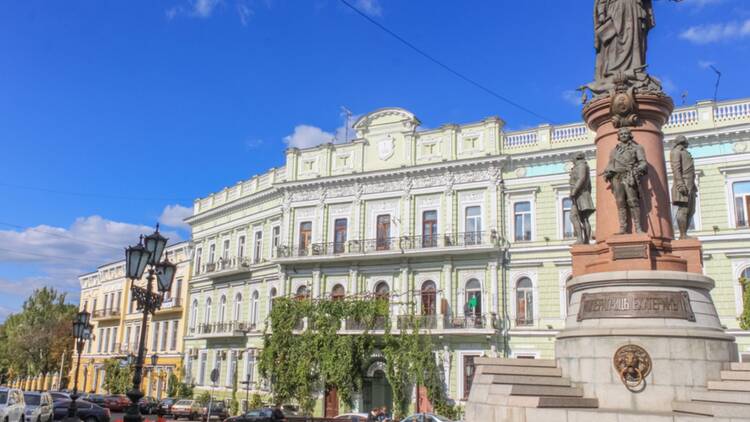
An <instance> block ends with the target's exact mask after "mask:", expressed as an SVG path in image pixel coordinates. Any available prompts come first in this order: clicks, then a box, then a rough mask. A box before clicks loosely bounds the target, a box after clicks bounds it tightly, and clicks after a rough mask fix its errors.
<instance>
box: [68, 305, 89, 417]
mask: <svg viewBox="0 0 750 422" xmlns="http://www.w3.org/2000/svg"><path fill="white" fill-rule="evenodd" d="M90 320H91V314H90V313H88V312H87V311H86V310H85V309H84V310H82V311H81V312H78V313H77V314H76V317H75V319H74V320H73V338H75V339H76V352H77V353H78V359H77V360H76V373H75V378H74V379H73V394H71V395H70V406H68V418H69V419H71V420H77V419H78V416H77V413H78V408H77V406H76V400H78V371H79V370H80V369H81V354H82V353H83V346H84V344H85V343H86V340H88V339H90V338H91V324H89V321H90Z"/></svg>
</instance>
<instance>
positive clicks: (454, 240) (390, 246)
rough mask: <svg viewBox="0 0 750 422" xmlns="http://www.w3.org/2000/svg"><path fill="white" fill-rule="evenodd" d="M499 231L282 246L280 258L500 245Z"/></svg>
mask: <svg viewBox="0 0 750 422" xmlns="http://www.w3.org/2000/svg"><path fill="white" fill-rule="evenodd" d="M499 244H500V236H499V234H498V233H497V231H495V230H492V231H486V232H482V231H476V232H466V233H452V234H434V235H417V236H401V237H388V238H377V239H364V240H349V241H346V242H330V243H312V244H310V245H307V246H301V247H289V246H281V247H279V249H278V251H277V253H276V256H278V257H280V258H292V257H305V256H333V255H346V254H368V253H379V252H388V251H399V252H401V251H407V250H409V251H411V250H427V249H432V248H456V247H466V246H484V247H493V246H499Z"/></svg>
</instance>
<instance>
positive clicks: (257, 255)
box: [253, 230, 263, 264]
mask: <svg viewBox="0 0 750 422" xmlns="http://www.w3.org/2000/svg"><path fill="white" fill-rule="evenodd" d="M262 257H263V232H262V231H260V230H258V231H257V232H255V243H254V246H253V263H255V264H257V263H259V262H260V260H261V258H262Z"/></svg>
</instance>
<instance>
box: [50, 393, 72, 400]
mask: <svg viewBox="0 0 750 422" xmlns="http://www.w3.org/2000/svg"><path fill="white" fill-rule="evenodd" d="M49 395H50V396H52V401H58V400H70V394H68V393H66V392H64V391H50V392H49Z"/></svg>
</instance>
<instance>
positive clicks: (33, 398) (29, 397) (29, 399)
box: [23, 394, 42, 406]
mask: <svg viewBox="0 0 750 422" xmlns="http://www.w3.org/2000/svg"><path fill="white" fill-rule="evenodd" d="M23 399H24V401H26V405H28V406H39V402H40V401H41V400H42V396H39V395H37V394H24V395H23Z"/></svg>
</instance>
